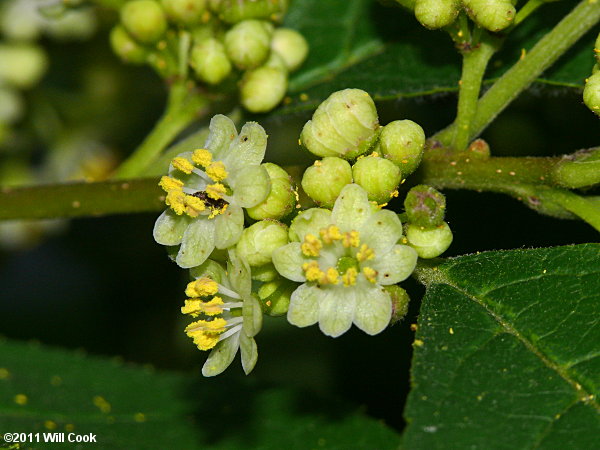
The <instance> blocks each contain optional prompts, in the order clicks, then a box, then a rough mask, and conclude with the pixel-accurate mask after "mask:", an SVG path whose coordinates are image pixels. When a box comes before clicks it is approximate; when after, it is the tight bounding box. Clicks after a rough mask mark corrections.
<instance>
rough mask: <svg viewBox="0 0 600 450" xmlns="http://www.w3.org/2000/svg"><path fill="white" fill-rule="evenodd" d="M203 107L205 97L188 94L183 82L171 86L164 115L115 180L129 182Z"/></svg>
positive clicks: (119, 171) (205, 104)
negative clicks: (127, 180)
mask: <svg viewBox="0 0 600 450" xmlns="http://www.w3.org/2000/svg"><path fill="white" fill-rule="evenodd" d="M207 105H208V100H207V99H206V97H204V96H202V95H201V94H198V93H191V92H189V90H188V89H187V87H186V86H185V84H184V82H177V83H175V84H173V86H172V87H171V89H170V91H169V99H168V102H167V109H166V111H165V113H164V114H163V116H162V117H161V118H160V120H159V121H158V122H157V124H156V125H155V126H154V129H153V130H152V131H151V132H150V134H149V135H148V136H147V137H146V139H144V141H143V142H142V144H141V145H140V146H139V147H138V148H137V149H136V150H135V151H134V152H133V154H132V155H131V156H130V157H129V158H128V159H127V160H126V161H124V162H123V163H122V164H121V166H120V167H119V169H118V170H117V172H116V173H115V178H116V179H126V178H133V177H136V176H138V175H140V174H141V173H143V172H144V170H145V169H146V168H147V167H148V166H150V165H151V164H152V163H153V162H154V160H155V159H156V157H157V156H158V155H159V154H160V153H161V152H162V151H163V150H164V149H165V148H166V147H167V146H168V145H169V144H170V143H171V142H172V141H173V139H175V138H176V137H177V135H179V133H181V132H182V131H183V130H184V129H185V128H187V127H188V126H189V125H190V124H191V123H192V122H193V121H194V120H196V119H197V118H198V117H200V116H201V115H202V113H203V112H204V111H203V109H204V108H205V107H206V106H207Z"/></svg>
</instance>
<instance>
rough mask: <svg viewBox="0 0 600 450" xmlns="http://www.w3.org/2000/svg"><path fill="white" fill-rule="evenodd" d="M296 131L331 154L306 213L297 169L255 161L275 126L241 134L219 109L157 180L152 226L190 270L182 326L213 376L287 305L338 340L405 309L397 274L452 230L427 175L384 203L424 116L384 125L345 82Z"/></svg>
mask: <svg viewBox="0 0 600 450" xmlns="http://www.w3.org/2000/svg"><path fill="white" fill-rule="evenodd" d="M340 105H341V106H340ZM319 111H321V112H319ZM323 111H325V112H323ZM360 111H363V113H365V114H367V116H368V117H367V118H366V120H365V119H364V117H361V114H360ZM332 112H333V113H335V114H334V115H332ZM361 120H362V123H363V125H365V124H367V125H366V126H362V127H360V128H359V129H357V130H355V134H354V135H353V137H351V138H350V139H346V140H344V139H341V135H340V134H339V132H340V130H341V129H344V128H343V127H347V128H348V129H353V128H352V127H353V126H354V125H355V124H356V123H358V122H360V121H361ZM328 127H330V128H331V129H328ZM326 133H329V134H326ZM301 140H302V144H303V145H304V146H305V147H306V148H307V149H308V150H309V151H311V152H313V153H315V154H317V155H320V156H324V155H328V156H324V158H323V159H322V160H318V161H316V162H315V164H314V165H313V166H311V167H309V168H308V169H307V170H306V172H305V173H304V176H303V177H302V187H303V188H304V191H305V193H307V194H308V195H309V196H310V197H312V198H313V199H314V200H315V202H316V203H317V205H318V206H319V207H309V208H308V209H305V210H300V211H299V210H298V208H299V207H300V205H298V204H296V202H297V201H298V198H299V196H298V194H297V192H296V191H295V190H294V187H293V185H292V183H291V181H290V177H289V175H288V174H287V173H286V172H285V171H284V170H283V169H282V168H280V167H278V166H276V165H274V164H271V163H266V164H261V162H262V159H263V157H264V154H265V148H266V141H267V136H266V134H265V132H264V130H263V129H262V128H261V127H260V126H259V125H258V124H255V123H249V124H246V125H244V127H243V128H242V129H241V131H240V134H239V135H238V134H237V133H236V129H235V126H234V124H233V122H231V120H229V119H228V118H226V117H225V116H215V117H214V118H213V119H212V121H211V125H210V135H209V137H208V140H207V142H206V144H205V148H201V149H196V150H194V151H190V152H186V153H183V154H181V155H179V156H177V157H176V158H175V159H173V161H172V163H171V167H170V169H169V174H168V176H164V177H162V179H161V181H160V186H161V187H162V188H163V189H164V191H165V192H166V195H165V203H166V204H167V206H168V209H167V210H166V211H165V212H164V213H163V214H162V215H161V216H160V217H159V219H158V220H157V222H156V226H155V229H154V235H155V238H156V240H157V242H159V243H161V244H164V245H167V246H170V247H173V249H175V252H176V256H175V261H176V262H177V264H179V266H181V267H183V268H190V269H191V270H190V272H191V274H192V278H193V281H191V282H190V283H189V284H188V286H187V289H186V295H187V300H185V304H184V306H183V308H182V309H181V311H182V313H183V314H185V315H188V316H191V317H192V318H193V319H194V321H193V322H192V323H190V324H189V325H188V326H187V327H186V328H185V332H186V334H187V335H188V336H189V337H190V338H191V339H192V340H193V342H194V343H195V344H196V346H197V347H198V348H199V349H200V350H210V351H211V353H210V355H209V357H208V359H207V361H206V363H205V365H204V368H203V374H204V375H205V376H212V375H216V374H219V373H221V372H222V371H223V370H225V368H226V367H228V366H229V365H230V364H231V362H232V361H233V359H234V357H235V355H236V353H237V351H238V349H240V353H241V357H242V366H243V368H244V371H245V372H246V373H249V372H250V371H251V370H252V368H253V367H254V365H255V364H256V359H257V356H258V353H257V346H256V342H255V340H254V337H255V336H256V334H257V333H258V331H259V330H260V328H261V323H262V315H263V314H268V315H272V316H282V315H286V317H287V320H288V322H289V323H291V324H292V325H296V326H298V327H306V326H310V325H314V324H317V323H318V325H319V328H320V329H321V331H322V332H323V333H324V334H326V335H328V336H332V337H338V336H340V335H342V334H344V333H345V332H346V331H348V330H349V329H350V328H351V326H352V324H354V325H355V326H356V327H358V328H359V329H360V330H362V331H364V332H365V333H367V334H369V335H375V334H378V333H381V332H382V331H383V330H385V329H386V328H387V327H388V326H389V325H390V324H392V323H395V322H397V321H398V320H400V319H401V318H402V317H403V316H404V315H405V314H406V311H407V304H408V301H409V298H408V295H407V293H406V291H404V289H402V288H401V287H400V286H398V283H400V282H402V281H404V280H405V279H406V278H408V277H409V276H410V275H411V274H412V272H413V271H414V269H415V267H416V264H417V260H418V258H419V257H421V258H432V257H435V256H438V255H440V254H441V253H442V252H444V251H445V250H446V249H447V248H448V246H449V245H450V242H451V241H452V233H451V231H450V228H449V227H448V225H447V224H446V223H445V222H444V214H445V208H446V203H445V198H444V197H443V195H442V194H441V193H439V192H438V191H436V190H435V189H433V188H431V187H429V186H416V187H414V188H412V189H411V190H410V191H409V192H408V195H407V196H406V200H405V202H404V205H405V212H404V214H403V216H402V217H403V219H402V220H401V219H400V216H399V215H398V214H397V213H396V212H394V211H392V210H390V209H386V206H387V202H388V201H389V200H390V199H393V198H395V197H398V196H399V195H400V193H399V189H400V184H401V183H402V180H403V179H404V178H405V177H406V176H408V175H409V174H410V173H411V172H412V171H414V170H415V169H416V168H417V166H418V164H419V162H420V159H421V155H422V152H423V147H424V142H425V138H424V134H423V131H422V129H421V128H420V127H419V126H418V125H417V124H415V123H414V122H411V121H407V120H404V121H395V122H392V123H391V124H388V125H386V126H385V127H382V126H380V125H379V123H378V118H377V111H376V110H375V108H374V103H373V101H372V100H371V99H370V97H369V96H368V94H367V93H366V92H364V91H360V90H357V89H351V90H345V91H342V92H340V93H336V94H334V95H332V96H331V97H330V98H329V99H327V100H326V101H325V102H324V103H323V104H321V106H320V107H319V108H318V109H317V111H316V112H315V116H313V118H312V120H311V121H309V123H308V124H307V125H306V126H305V127H304V130H303V132H302V138H301ZM328 152H330V153H328ZM368 152H371V153H370V154H369V155H368V156H364V154H368ZM331 153H334V154H336V155H339V156H331ZM348 160H350V161H348ZM294 204H296V207H297V208H294ZM311 206H314V205H311ZM243 209H246V214H244V212H243ZM292 211H297V214H296V215H295V217H293V218H292V219H291V220H287V219H286V218H285V217H286V216H287V215H288V214H290V213H291V212H292ZM245 217H247V218H248V219H250V220H255V222H254V223H250V224H246V223H245ZM403 222H405V223H404V224H403ZM245 225H249V226H247V227H245ZM224 250H226V251H224ZM217 260H219V261H226V264H227V268H226V269H225V268H224V267H223V266H222V265H221V263H219V262H216V261H217Z"/></svg>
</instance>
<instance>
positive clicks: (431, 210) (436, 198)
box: [404, 184, 446, 228]
mask: <svg viewBox="0 0 600 450" xmlns="http://www.w3.org/2000/svg"><path fill="white" fill-rule="evenodd" d="M404 208H405V210H406V215H407V216H408V221H409V222H410V223H412V224H414V225H417V226H419V227H425V228H433V227H437V226H439V225H441V224H442V223H443V222H444V215H445V214H446V198H445V197H444V195H443V194H442V193H441V192H439V191H438V190H436V189H434V188H432V187H431V186H426V185H424V184H420V185H418V186H415V187H413V188H412V189H411V190H410V191H408V194H407V195H406V198H405V199H404Z"/></svg>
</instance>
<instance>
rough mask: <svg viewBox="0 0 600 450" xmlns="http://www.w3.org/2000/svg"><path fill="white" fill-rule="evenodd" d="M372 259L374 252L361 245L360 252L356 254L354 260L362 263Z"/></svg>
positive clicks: (365, 245)
mask: <svg viewBox="0 0 600 450" xmlns="http://www.w3.org/2000/svg"><path fill="white" fill-rule="evenodd" d="M373 258H375V251H374V250H373V249H372V248H370V247H369V246H368V245H367V244H362V245H361V246H360V250H359V251H358V253H356V259H358V260H359V261H360V262H363V261H368V260H369V259H373Z"/></svg>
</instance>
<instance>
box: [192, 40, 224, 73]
mask: <svg viewBox="0 0 600 450" xmlns="http://www.w3.org/2000/svg"><path fill="white" fill-rule="evenodd" d="M190 65H191V66H192V68H193V69H194V72H195V73H196V76H197V77H198V78H199V79H200V80H202V81H204V82H206V83H208V84H218V83H220V82H221V81H223V80H224V79H225V78H226V77H227V76H228V75H229V74H230V73H231V63H230V62H229V58H228V57H227V54H226V53H225V47H224V46H223V44H222V43H221V42H220V41H219V40H218V39H215V38H207V39H203V40H201V41H199V42H197V43H196V44H194V47H192V52H191V54H190Z"/></svg>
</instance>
